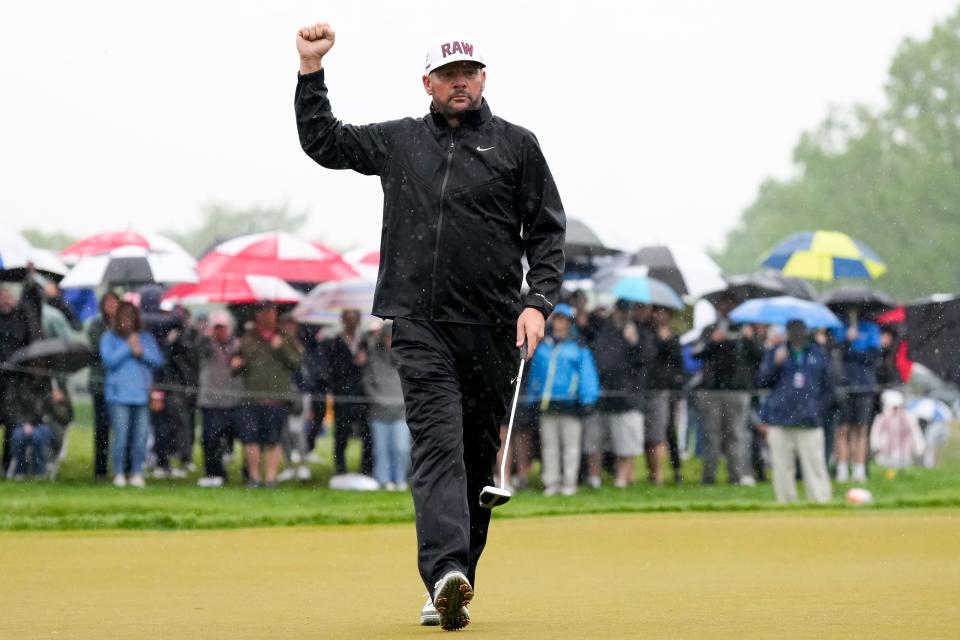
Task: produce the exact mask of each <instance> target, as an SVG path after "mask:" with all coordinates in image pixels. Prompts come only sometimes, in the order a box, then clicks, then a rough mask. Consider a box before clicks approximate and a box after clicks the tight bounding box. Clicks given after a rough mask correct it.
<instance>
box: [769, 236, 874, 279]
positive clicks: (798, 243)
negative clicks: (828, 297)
mask: <svg viewBox="0 0 960 640" xmlns="http://www.w3.org/2000/svg"><path fill="white" fill-rule="evenodd" d="M762 264H763V266H764V267H769V268H771V269H776V270H777V271H780V272H781V273H782V274H783V275H784V276H786V277H788V278H803V279H804V280H821V281H823V282H833V281H834V280H840V279H845V278H864V279H868V280H873V279H875V278H879V277H880V276H882V275H883V274H884V273H885V272H886V270H887V265H885V264H884V263H883V260H881V259H880V256H878V255H877V254H876V253H874V252H873V250H872V249H871V248H870V247H868V246H867V245H865V244H863V243H862V242H860V241H859V240H854V239H853V238H851V237H850V236H848V235H847V234H845V233H841V232H839V231H803V232H801V233H797V234H794V235H792V236H790V237H789V238H787V239H786V240H784V241H783V242H781V243H780V244H778V245H777V246H776V247H774V248H773V250H771V251H770V253H768V254H767V255H766V256H765V257H764V258H763V263H762Z"/></svg>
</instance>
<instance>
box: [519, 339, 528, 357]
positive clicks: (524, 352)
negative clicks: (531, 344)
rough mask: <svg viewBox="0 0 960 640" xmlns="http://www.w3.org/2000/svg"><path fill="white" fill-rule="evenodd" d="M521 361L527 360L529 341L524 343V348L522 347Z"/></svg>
mask: <svg viewBox="0 0 960 640" xmlns="http://www.w3.org/2000/svg"><path fill="white" fill-rule="evenodd" d="M520 359H521V360H526V359H527V341H526V340H524V341H523V346H522V347H520Z"/></svg>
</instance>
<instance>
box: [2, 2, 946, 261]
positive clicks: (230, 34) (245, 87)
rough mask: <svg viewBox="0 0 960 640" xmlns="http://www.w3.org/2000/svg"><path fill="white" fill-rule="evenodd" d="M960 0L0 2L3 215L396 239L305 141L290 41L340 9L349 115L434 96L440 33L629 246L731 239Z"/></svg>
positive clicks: (341, 85) (109, 225)
mask: <svg viewBox="0 0 960 640" xmlns="http://www.w3.org/2000/svg"><path fill="white" fill-rule="evenodd" d="M955 6H956V0H842V1H841V0H796V1H787V0H778V1H776V2H770V1H769V0H739V1H727V2H718V1H709V0H703V1H693V0H684V1H681V0H669V1H668V0H660V1H657V2H653V1H649V0H648V1H644V2H630V3H628V2H622V1H618V2H605V1H592V2H582V1H581V2H549V3H547V2H543V3H534V2H518V1H517V0H512V1H510V2H500V1H490V0H487V1H485V2H471V3H455V2H436V1H433V2H401V1H382V2H372V1H371V2H364V1H362V0H349V1H329V2H290V1H287V2H282V1H278V0H274V1H271V2H264V1H239V0H231V1H229V2H227V1H221V2H213V1H203V2H200V1H196V0H192V1H167V2H162V3H141V2H128V1H124V2H96V1H87V2H72V1H71V2H66V1H64V2H49V1H37V0H31V1H30V2H4V3H2V4H0V82H2V85H0V86H2V99H0V105H2V106H0V109H2V118H0V171H2V173H0V176H2V178H0V181H2V186H0V222H2V223H3V224H7V225H10V226H14V227H21V228H22V227H39V228H42V229H45V230H50V231H53V230H64V231H68V232H70V233H74V234H88V233H93V232H96V231H102V230H107V229H116V228H126V227H134V228H143V229H148V230H161V229H165V228H189V227H190V226H191V225H192V224H194V223H195V221H196V218H197V212H198V209H199V207H200V206H201V205H202V204H203V203H205V202H210V201H214V200H216V201H223V202H226V203H230V204H234V205H238V206H246V205H250V204H254V203H261V204H273V203H282V202H288V203H289V204H290V205H291V206H293V207H294V208H298V209H305V210H307V211H308V212H309V214H310V217H309V223H308V225H307V228H306V229H305V232H306V233H307V234H308V235H310V236H313V237H317V238H322V239H324V240H325V241H326V242H328V243H329V244H331V245H333V246H335V247H338V248H341V249H344V248H348V247H351V246H355V245H362V244H371V243H376V242H377V241H378V240H379V225H380V211H381V206H382V197H381V192H380V186H379V182H378V181H377V179H376V178H370V177H363V176H359V175H354V174H351V173H349V172H333V171H327V170H324V169H322V168H321V167H319V166H318V165H316V164H314V163H313V162H312V161H311V160H309V159H308V158H307V157H306V156H305V155H304V154H303V153H302V151H301V150H300V146H299V143H298V140H297V132H296V127H295V123H294V116H293V90H294V86H295V84H296V71H297V68H298V61H297V54H296V49H295V44H294V34H295V32H296V30H297V28H299V27H300V26H302V25H305V24H308V23H313V22H316V21H321V20H324V21H327V22H329V23H330V24H331V25H333V27H334V28H335V29H336V32H337V42H336V46H335V47H334V49H333V50H332V52H331V53H330V54H329V55H328V57H327V58H326V59H325V61H324V64H325V66H326V67H327V80H328V85H329V87H330V93H331V100H332V103H333V108H334V113H335V114H337V116H338V117H339V118H341V119H342V120H344V121H346V122H352V123H365V122H372V121H378V120H387V119H392V118H397V117H401V116H406V115H413V116H419V115H422V114H423V113H425V112H426V109H427V105H428V101H427V97H426V95H425V94H424V92H423V88H422V85H421V82H420V75H421V74H422V69H423V60H424V52H425V50H426V48H427V46H428V44H429V43H430V42H431V41H432V40H434V39H436V38H437V37H440V38H442V40H443V41H446V40H448V39H452V38H454V37H458V36H459V34H461V33H465V34H468V35H470V37H472V38H473V39H474V40H475V41H476V42H477V43H478V45H479V47H480V48H481V51H482V53H483V55H484V58H485V60H486V61H487V63H488V69H487V71H488V76H487V91H486V97H487V99H488V100H489V102H490V105H491V108H492V109H493V111H494V113H495V114H497V115H499V116H501V117H503V118H505V119H507V120H509V121H512V122H515V123H517V124H521V125H523V126H526V127H527V128H529V129H531V130H533V132H534V133H536V135H537V136H538V138H539V139H540V143H541V145H542V147H543V149H544V152H545V154H546V157H547V159H548V161H549V163H550V166H551V168H552V170H553V173H554V176H555V178H556V180H557V183H558V185H559V187H560V193H561V196H562V197H563V201H564V205H565V207H566V210H567V214H568V215H569V216H572V217H577V218H581V219H583V220H585V221H586V222H587V223H588V224H590V225H591V226H592V227H594V228H595V229H596V230H597V231H598V232H599V234H600V235H601V237H602V238H604V239H605V240H606V241H607V242H609V243H610V244H612V245H615V246H622V247H635V246H640V245H643V244H650V243H654V242H661V241H681V242H683V241H686V242H689V243H693V244H696V245H712V246H716V245H718V244H720V242H721V241H722V238H723V236H724V234H725V232H726V231H728V230H729V229H730V228H731V227H732V226H733V225H735V224H736V221H737V220H738V218H739V215H740V213H741V212H742V211H743V209H744V208H745V207H746V206H747V205H748V204H750V202H751V201H752V200H753V198H754V196H755V194H756V191H757V187H758V186H759V184H760V182H761V181H762V180H763V179H764V178H765V177H767V176H770V175H776V176H784V175H788V173H789V170H790V158H791V152H792V149H793V146H794V145H795V143H796V141H797V138H798V135H799V134H800V133H801V132H802V131H803V130H805V129H808V128H811V127H813V126H815V125H816V124H817V123H818V122H819V121H820V120H821V119H822V118H823V116H824V115H825V114H826V113H827V110H828V108H829V107H830V105H831V104H833V105H846V104H850V103H853V102H865V103H868V104H873V105H878V104H880V103H881V101H882V99H883V83H884V81H885V78H886V72H887V68H888V65H889V62H890V60H891V57H892V55H893V54H894V52H895V51H896V48H897V46H898V44H899V43H900V42H901V40H902V39H903V38H904V37H905V36H913V37H920V38H924V37H926V36H927V35H928V34H929V32H930V29H931V27H932V25H933V23H934V21H935V20H937V19H939V18H943V17H944V16H946V15H947V14H949V13H950V12H951V11H952V10H953V9H954V8H955Z"/></svg>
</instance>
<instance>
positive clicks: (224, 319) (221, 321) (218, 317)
mask: <svg viewBox="0 0 960 640" xmlns="http://www.w3.org/2000/svg"><path fill="white" fill-rule="evenodd" d="M210 326H211V327H229V326H230V314H229V313H227V312H226V311H214V312H212V313H211V314H210Z"/></svg>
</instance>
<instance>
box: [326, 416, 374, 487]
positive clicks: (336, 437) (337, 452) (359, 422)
mask: <svg viewBox="0 0 960 640" xmlns="http://www.w3.org/2000/svg"><path fill="white" fill-rule="evenodd" d="M357 409H358V406H357V405H339V406H337V405H334V408H333V415H334V416H335V417H336V424H335V425H334V427H333V469H334V473H336V474H338V475H339V474H343V473H346V472H347V443H348V442H349V440H350V436H351V435H353V434H354V429H356V435H357V436H359V437H360V444H361V447H362V448H361V453H360V473H362V474H363V475H365V476H372V475H373V436H372V435H371V434H370V423H369V422H368V421H367V409H366V407H362V411H358V410H357Z"/></svg>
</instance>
